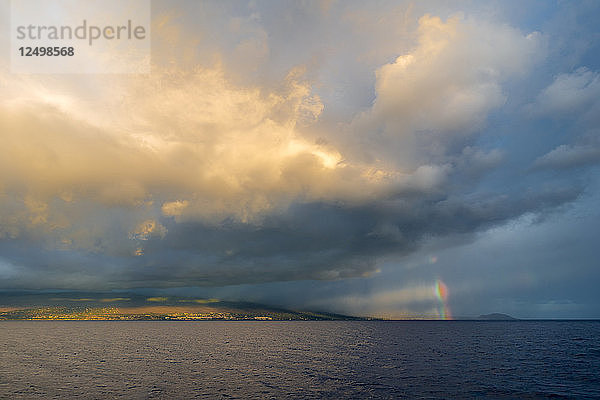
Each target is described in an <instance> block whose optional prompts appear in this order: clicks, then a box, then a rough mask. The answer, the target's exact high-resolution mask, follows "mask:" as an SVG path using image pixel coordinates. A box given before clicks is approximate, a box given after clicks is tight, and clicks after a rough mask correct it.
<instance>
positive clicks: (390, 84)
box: [353, 15, 542, 168]
mask: <svg viewBox="0 0 600 400" xmlns="http://www.w3.org/2000/svg"><path fill="white" fill-rule="evenodd" d="M539 42H540V40H539V34H537V33H531V34H528V35H523V34H522V33H520V32H519V31H518V30H516V29H514V28H511V27H509V26H504V25H493V24H489V23H482V22H478V21H473V20H469V19H464V18H461V17H460V16H454V17H452V18H449V19H448V20H447V21H445V22H444V21H442V20H441V19H440V18H438V17H433V16H430V15H425V16H423V17H422V18H421V19H419V28H418V45H417V47H416V48H415V49H414V50H413V51H411V52H409V53H407V54H404V55H401V56H399V57H398V58H397V59H396V60H395V61H394V62H392V63H389V64H386V65H384V66H382V67H380V68H379V69H378V70H377V72H376V78H377V79H376V85H375V87H376V92H377V97H376V99H375V102H374V104H373V107H372V108H371V109H370V110H368V111H366V112H364V113H363V114H361V115H360V116H359V117H358V118H357V119H356V120H355V121H354V123H353V128H354V132H355V134H356V135H357V136H358V138H357V140H358V141H359V142H360V147H361V149H367V150H366V152H369V153H370V154H371V158H381V157H383V156H385V157H386V160H387V161H388V162H392V163H394V164H395V165H399V166H402V167H408V168H410V167H414V166H415V165H418V164H419V163H423V162H424V161H426V160H431V159H432V158H435V157H436V156H438V157H439V156H443V155H445V154H446V153H447V152H448V151H452V148H453V145H455V144H456V141H459V142H462V141H464V139H466V138H469V137H470V136H471V135H472V134H473V133H475V132H477V131H479V130H481V128H483V126H484V124H485V121H486V118H487V116H488V114H489V113H490V111H492V110H493V109H496V108H498V107H500V106H502V105H503V104H504V102H505V100H506V95H505V94H504V93H503V91H502V86H501V84H502V82H503V81H506V80H507V79H508V78H510V77H515V76H523V75H524V74H525V73H527V72H528V70H529V69H530V68H531V66H532V64H533V62H534V61H535V59H536V58H537V57H539V56H540V54H541V52H542V49H541V46H540V43H539Z"/></svg>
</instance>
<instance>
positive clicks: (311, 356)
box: [0, 321, 600, 399]
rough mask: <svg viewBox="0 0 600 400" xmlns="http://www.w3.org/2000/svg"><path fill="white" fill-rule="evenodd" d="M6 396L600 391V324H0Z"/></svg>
mask: <svg viewBox="0 0 600 400" xmlns="http://www.w3.org/2000/svg"><path fill="white" fill-rule="evenodd" d="M0 339H1V340H0V398H7V399H22V398H24V399H30V398H34V399H35V398H40V399H41V398H43V399H47V398H61V399H62V398H67V399H68V398H81V399H104V398H110V399H112V398H127V399H146V398H161V399H188V398H207V399H231V398H239V399H271V398H277V399H280V398H298V399H321V398H326V399H344V398H349V399H363V398H365V399H368V398H375V399H379V398H382V399H402V398H406V399H470V398H483V399H486V398H489V399H538V398H539V399H545V398H546V399H560V398H574V399H585V398H600V321H506V322H504V321H364V322H363V321H360V322H358V321H343V322H334V321H327V322H325V321H323V322H319V321H297V322H296V321H281V322H262V321H261V322H252V321H239V322H233V321H231V322H217V321H203V322H184V321H181V322H167V321H164V322H163V321H136V322H133V321H114V322H112V321H1V322H0Z"/></svg>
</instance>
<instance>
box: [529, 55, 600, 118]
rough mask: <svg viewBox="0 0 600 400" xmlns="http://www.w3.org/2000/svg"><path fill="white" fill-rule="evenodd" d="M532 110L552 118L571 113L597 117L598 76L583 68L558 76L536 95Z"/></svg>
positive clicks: (599, 97)
mask: <svg viewBox="0 0 600 400" xmlns="http://www.w3.org/2000/svg"><path fill="white" fill-rule="evenodd" d="M533 110H534V111H537V112H538V113H542V114H550V115H554V116H561V115H562V116H564V115H565V114H567V113H573V112H576V113H577V114H589V117H594V115H593V114H595V115H596V116H597V114H598V112H600V75H599V74H598V72H595V71H590V70H589V69H587V68H585V67H581V68H578V69H577V70H576V71H574V72H572V73H567V74H560V75H558V76H557V77H556V78H555V79H554V82H552V84H550V85H549V86H548V87H546V88H545V89H544V90H542V92H541V93H540V94H539V95H538V97H537V101H536V104H535V106H534V107H533Z"/></svg>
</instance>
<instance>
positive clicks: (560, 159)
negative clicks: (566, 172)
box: [533, 144, 600, 169]
mask: <svg viewBox="0 0 600 400" xmlns="http://www.w3.org/2000/svg"><path fill="white" fill-rule="evenodd" d="M598 162H600V148H598V147H592V146H584V145H575V146H572V145H564V144H563V145H560V146H558V147H557V148H555V149H554V150H552V151H550V152H548V153H546V154H544V155H543V156H541V157H538V158H537V159H536V160H535V162H534V163H533V168H534V169H567V168H575V167H581V166H585V165H591V164H596V163H598Z"/></svg>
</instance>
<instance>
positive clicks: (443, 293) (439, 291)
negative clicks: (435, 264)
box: [434, 279, 452, 319]
mask: <svg viewBox="0 0 600 400" xmlns="http://www.w3.org/2000/svg"><path fill="white" fill-rule="evenodd" d="M434 291H435V297H437V299H438V302H439V311H438V312H439V315H440V318H441V319H452V315H451V314H450V307H448V302H447V300H448V287H447V286H446V284H445V283H444V282H442V280H441V279H436V280H435V286H434Z"/></svg>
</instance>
